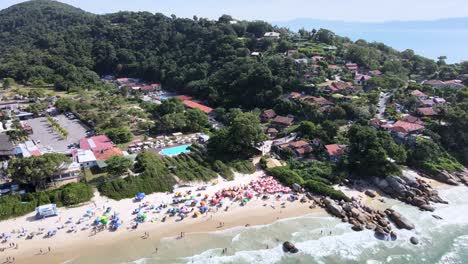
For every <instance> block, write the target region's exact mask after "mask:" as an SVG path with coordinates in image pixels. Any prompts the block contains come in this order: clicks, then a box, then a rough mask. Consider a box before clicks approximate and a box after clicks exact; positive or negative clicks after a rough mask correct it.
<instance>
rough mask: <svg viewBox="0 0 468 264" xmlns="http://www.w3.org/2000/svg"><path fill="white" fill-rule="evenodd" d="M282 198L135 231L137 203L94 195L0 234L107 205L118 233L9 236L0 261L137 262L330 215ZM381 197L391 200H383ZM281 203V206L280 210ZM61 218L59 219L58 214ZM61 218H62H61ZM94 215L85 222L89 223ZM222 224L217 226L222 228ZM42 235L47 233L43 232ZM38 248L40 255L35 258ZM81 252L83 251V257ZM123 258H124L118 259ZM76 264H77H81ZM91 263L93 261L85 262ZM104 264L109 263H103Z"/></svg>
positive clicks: (13, 223)
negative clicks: (185, 240)
mask: <svg viewBox="0 0 468 264" xmlns="http://www.w3.org/2000/svg"><path fill="white" fill-rule="evenodd" d="M262 176H265V173H264V172H263V171H257V172H255V173H253V174H250V175H243V174H238V173H237V174H236V177H235V180H233V181H224V180H222V179H221V178H218V180H214V181H213V184H212V185H210V186H208V187H207V188H206V190H205V191H202V193H206V194H210V195H212V194H214V193H215V192H217V191H219V190H221V189H223V188H229V187H233V186H240V185H246V184H248V183H249V182H250V181H251V180H255V179H258V178H260V177H262ZM428 183H429V184H430V185H431V186H433V188H434V189H435V190H440V189H444V188H447V187H448V186H447V185H445V184H442V183H439V182H436V181H433V180H431V181H428ZM202 185H206V184H200V183H197V184H193V186H190V187H181V188H176V189H175V190H174V192H184V191H187V190H194V189H196V188H197V187H199V186H202ZM338 189H341V190H342V191H344V192H345V193H346V194H347V195H348V196H350V197H351V196H354V197H356V198H358V199H360V200H361V201H362V202H363V203H364V204H367V205H369V206H372V207H373V208H375V209H384V208H388V205H387V204H386V203H385V202H383V201H381V199H382V198H383V197H382V196H380V195H377V196H376V197H374V198H370V197H368V196H366V195H365V194H364V191H358V190H356V189H354V188H346V187H345V188H343V187H342V188H338ZM172 196H173V194H165V193H154V194H151V195H148V196H147V197H146V198H145V201H152V202H154V201H167V200H170V199H172ZM286 197H287V195H283V197H282V198H281V199H280V200H276V199H275V198H273V197H271V198H270V199H269V200H261V198H260V197H258V196H256V197H255V198H254V199H252V200H251V201H250V202H248V203H247V204H246V205H245V206H241V205H239V204H237V203H234V202H233V203H231V204H229V211H225V210H223V209H219V211H218V210H216V212H210V213H208V214H203V215H202V216H200V217H198V218H192V217H191V215H190V217H187V218H186V219H185V220H183V221H177V220H176V218H177V217H168V218H167V220H166V221H165V222H161V220H160V219H158V220H157V221H155V222H153V221H151V220H147V221H146V222H145V223H144V224H141V225H139V227H138V229H132V228H131V227H130V226H129V220H130V219H132V218H134V217H135V216H134V215H132V213H131V211H132V209H133V208H135V207H137V206H138V204H139V203H136V202H134V201H133V200H132V199H123V200H120V201H115V200H110V199H108V198H106V197H102V196H99V195H97V196H95V197H94V198H93V199H92V201H91V202H90V203H88V204H85V205H81V206H79V207H75V208H60V209H59V213H60V216H59V217H53V218H46V219H44V220H37V221H34V220H31V217H32V216H33V215H34V213H31V214H28V215H25V216H23V217H19V218H16V219H10V220H6V221H3V222H0V232H4V231H5V230H11V229H14V228H16V229H20V228H22V227H25V228H29V230H28V231H29V232H31V231H33V230H35V228H37V227H39V226H47V227H49V228H51V227H52V226H57V225H59V224H63V222H65V219H68V216H73V217H74V218H75V219H74V220H76V219H77V218H76V217H78V218H79V217H80V215H83V213H84V212H85V211H86V210H88V209H89V208H93V210H95V211H96V215H99V213H102V212H103V211H104V210H105V208H107V207H112V209H113V211H114V210H115V211H117V210H118V211H119V213H121V219H124V220H125V222H124V224H123V225H122V226H121V227H120V228H119V230H117V231H110V230H107V229H106V230H104V231H102V232H98V233H97V234H96V235H93V234H91V230H84V231H82V230H80V231H78V232H76V233H74V234H69V233H67V232H66V230H60V231H59V232H58V234H57V235H55V236H54V237H52V238H42V237H41V238H39V237H36V238H34V239H32V240H25V238H24V237H23V238H20V239H17V238H16V236H15V235H14V234H12V240H11V241H8V242H17V243H19V249H6V250H5V251H4V252H0V257H4V258H7V257H15V259H16V261H15V262H14V263H38V264H49V263H64V262H67V261H71V260H74V259H82V258H83V257H84V256H86V255H90V256H92V255H99V254H102V252H108V253H109V254H112V252H115V249H118V248H122V249H126V248H127V246H128V245H131V246H132V247H135V250H134V252H133V255H132V254H131V253H128V254H126V255H125V256H122V257H121V258H120V259H119V261H120V262H122V261H128V262H130V261H134V260H135V259H138V258H141V256H142V255H144V256H150V255H152V254H153V253H154V251H155V248H156V247H158V245H160V244H161V241H164V240H167V239H180V238H178V237H179V236H180V235H181V232H184V233H185V235H186V236H196V235H199V234H209V233H212V232H217V231H224V230H229V229H233V228H243V227H246V226H247V225H248V226H259V225H267V224H273V223H275V222H277V221H278V220H284V219H289V218H295V217H302V216H306V215H314V216H330V215H329V214H328V213H327V212H326V211H325V210H324V209H323V208H320V207H319V206H317V207H315V208H313V209H311V208H310V206H311V205H312V204H313V202H312V201H310V200H309V199H307V202H305V203H301V202H300V201H298V200H296V201H293V202H290V201H287V200H286ZM385 199H391V198H388V197H385ZM282 204H284V205H285V206H284V207H283V206H282ZM62 214H63V216H62ZM163 215H164V214H158V215H150V216H149V217H148V219H151V218H152V217H153V216H158V217H159V216H163ZM62 218H63V220H61V219H62ZM93 219H94V217H92V218H91V220H89V223H92V220H93ZM221 223H223V224H222V226H221ZM46 232H47V230H46ZM145 233H148V234H149V237H148V238H146V239H144V238H142V236H143V235H144V234H145ZM8 242H7V243H4V244H0V246H1V247H4V246H6V245H8ZM48 247H51V249H52V250H51V252H50V253H49V252H48ZM40 250H42V251H43V252H44V254H40ZM84 252H86V253H84ZM122 258H124V259H122ZM80 263H81V262H80ZM85 263H92V262H85ZM105 263H112V262H111V261H110V262H104V263H102V264H105Z"/></svg>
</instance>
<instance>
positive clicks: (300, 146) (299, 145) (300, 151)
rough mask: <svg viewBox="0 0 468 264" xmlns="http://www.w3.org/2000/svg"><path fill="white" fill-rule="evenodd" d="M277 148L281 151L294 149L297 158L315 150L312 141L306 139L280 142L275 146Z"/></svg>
mask: <svg viewBox="0 0 468 264" xmlns="http://www.w3.org/2000/svg"><path fill="white" fill-rule="evenodd" d="M275 149H276V150H277V151H279V152H283V151H285V149H289V150H291V151H292V153H293V154H294V157H295V158H303V157H304V156H305V155H306V154H309V153H311V152H312V150H313V148H312V146H311V145H310V143H309V142H307V141H305V140H298V141H291V142H288V143H284V144H280V145H277V146H275Z"/></svg>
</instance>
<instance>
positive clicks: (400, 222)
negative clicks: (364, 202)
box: [385, 208, 414, 230]
mask: <svg viewBox="0 0 468 264" xmlns="http://www.w3.org/2000/svg"><path fill="white" fill-rule="evenodd" d="M385 213H386V214H387V216H388V218H389V219H390V220H391V221H392V222H393V223H395V225H396V227H398V228H400V229H403V228H404V229H408V230H412V229H414V225H413V224H412V223H411V222H410V221H409V220H408V219H406V218H405V217H404V216H402V215H401V214H400V213H398V212H396V211H395V210H393V209H390V208H389V209H387V210H385Z"/></svg>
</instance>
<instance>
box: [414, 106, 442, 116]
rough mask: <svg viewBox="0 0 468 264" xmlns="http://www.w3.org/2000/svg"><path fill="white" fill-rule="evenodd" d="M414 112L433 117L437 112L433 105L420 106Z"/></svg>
mask: <svg viewBox="0 0 468 264" xmlns="http://www.w3.org/2000/svg"><path fill="white" fill-rule="evenodd" d="M416 113H417V114H418V115H420V116H427V117H433V116H437V115H438V113H437V111H436V110H435V109H434V108H433V107H420V108H417V109H416Z"/></svg>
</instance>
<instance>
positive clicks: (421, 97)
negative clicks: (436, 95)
mask: <svg viewBox="0 0 468 264" xmlns="http://www.w3.org/2000/svg"><path fill="white" fill-rule="evenodd" d="M411 95H413V96H416V97H417V98H418V99H419V100H426V99H427V94H425V93H423V92H421V91H419V90H414V91H411Z"/></svg>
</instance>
